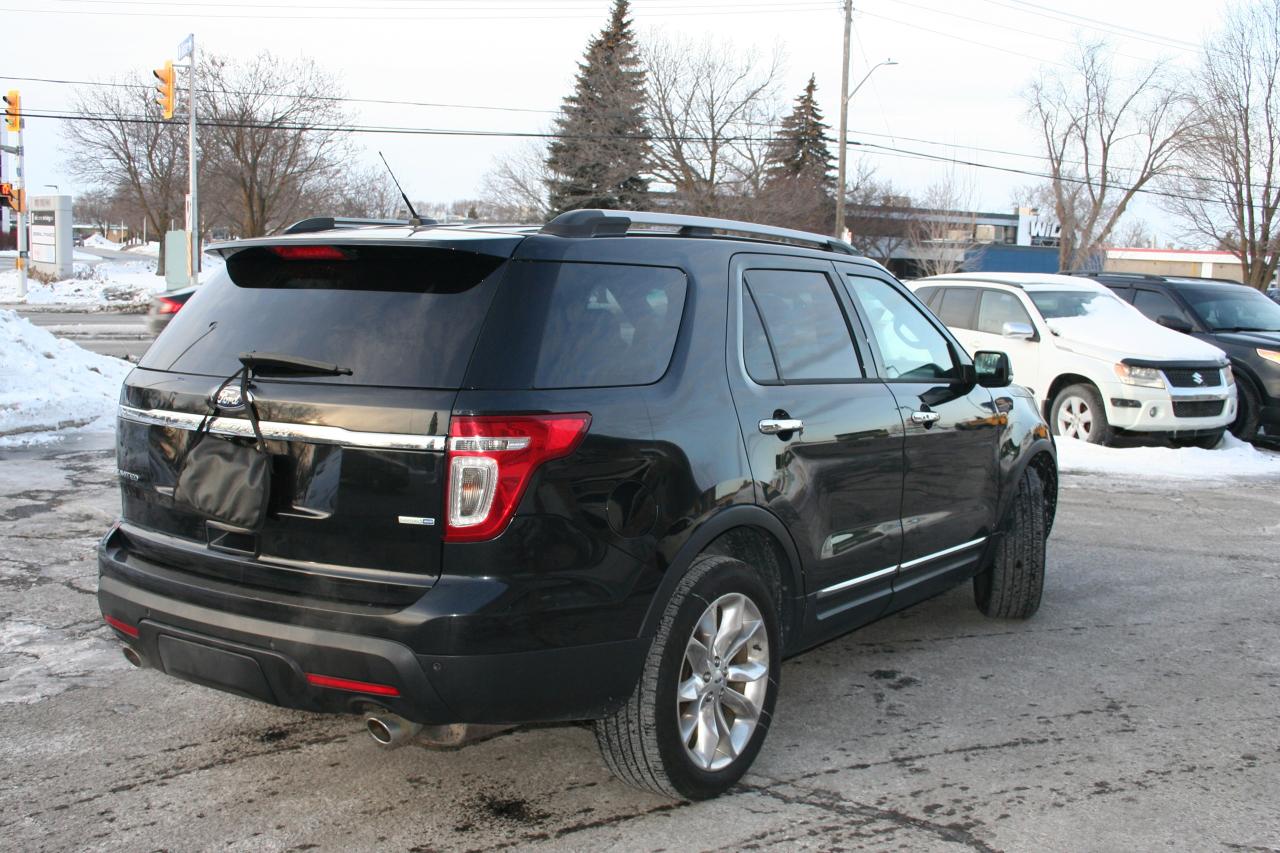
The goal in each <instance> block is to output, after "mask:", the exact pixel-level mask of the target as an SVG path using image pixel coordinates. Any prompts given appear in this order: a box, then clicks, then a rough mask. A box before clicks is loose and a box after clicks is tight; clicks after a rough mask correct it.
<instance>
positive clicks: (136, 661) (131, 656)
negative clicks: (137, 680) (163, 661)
mask: <svg viewBox="0 0 1280 853" xmlns="http://www.w3.org/2000/svg"><path fill="white" fill-rule="evenodd" d="M123 652H124V659H125V660H127V661H128V662H129V663H130V664H132V665H133V666H134V667H136V668H138V669H142V668H143V667H144V666H146V664H145V663H143V662H142V655H140V654H138V652H137V650H135V649H134V648H133V646H125V647H124V649H123Z"/></svg>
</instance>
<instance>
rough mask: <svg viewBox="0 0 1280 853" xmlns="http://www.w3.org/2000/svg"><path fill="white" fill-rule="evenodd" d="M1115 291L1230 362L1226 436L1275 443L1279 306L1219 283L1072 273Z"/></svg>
mask: <svg viewBox="0 0 1280 853" xmlns="http://www.w3.org/2000/svg"><path fill="white" fill-rule="evenodd" d="M1071 275H1081V276H1088V277H1089V278H1092V279H1094V280H1096V281H1097V282H1098V283H1100V284H1104V285H1106V286H1107V287H1109V288H1111V289H1112V290H1113V291H1115V293H1116V295H1117V296H1119V297H1120V298H1121V299H1124V300H1125V301H1127V302H1130V303H1132V304H1133V307H1134V308H1137V309H1138V310H1139V311H1141V312H1142V313H1143V314H1145V315H1146V316H1147V317H1149V318H1150V319H1152V320H1155V321H1156V322H1157V323H1159V324H1160V325H1162V326H1166V327H1168V328H1170V329H1176V330H1177V331H1180V332H1185V333H1186V334H1189V335H1193V336H1195V337H1197V338H1200V339H1201V340H1204V341H1208V342H1209V343H1211V344H1213V345H1214V346H1216V347H1218V348H1219V349H1221V350H1222V351H1223V352H1225V353H1226V354H1227V357H1228V358H1230V359H1231V367H1232V371H1233V373H1234V374H1235V379H1236V396H1237V398H1238V407H1237V411H1238V412H1239V414H1238V415H1237V416H1236V419H1235V422H1234V423H1232V424H1231V433H1232V434H1233V435H1235V436H1236V438H1239V439H1241V440H1242V441H1257V440H1258V439H1276V438H1280V305H1277V304H1276V303H1275V302H1273V301H1271V300H1270V299H1268V298H1267V297H1266V296H1265V295H1263V294H1262V293H1261V292H1260V291H1258V290H1255V289H1254V288H1252V287H1249V286H1248V285H1244V284H1238V283H1236V282H1232V281H1223V280H1221V279H1210V278H1180V277H1176V276H1158V275H1138V274H1132V273H1111V272H1073V273H1071Z"/></svg>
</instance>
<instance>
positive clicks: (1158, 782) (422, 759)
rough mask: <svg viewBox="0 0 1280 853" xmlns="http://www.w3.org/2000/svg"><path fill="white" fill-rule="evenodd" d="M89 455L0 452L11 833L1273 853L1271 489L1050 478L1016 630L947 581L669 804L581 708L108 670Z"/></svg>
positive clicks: (64, 841) (806, 679)
mask: <svg viewBox="0 0 1280 853" xmlns="http://www.w3.org/2000/svg"><path fill="white" fill-rule="evenodd" d="M109 446H110V445H109V437H99V438H97V439H93V438H91V439H87V440H80V441H77V442H72V443H70V444H63V445H57V446H55V447H53V448H52V449H50V448H46V449H43V450H34V451H31V450H28V451H0V539H2V540H3V542H4V549H3V551H2V552H0V839H3V841H0V847H3V848H5V849H12V850H24V851H25V850H87V849H122V850H158V849H165V850H211V849H226V850H271V851H274V850H281V851H284V850H299V851H300V850H355V849H387V850H415V851H427V850H493V849H504V848H521V849H524V848H551V849H571V850H592V851H595V850H609V849H617V850H642V849H654V850H657V849H666V850H689V849H707V850H745V849H765V848H775V849H814V850H858V849H871V850H881V849H910V850H930V851H933V850H950V849H955V850H961V849H971V850H984V851H986V850H1027V851H1041V850H1063V851H1081V850H1152V849H1157V848H1160V849H1177V850H1252V851H1267V850H1270V851H1274V850H1278V849H1280V806H1278V805H1277V803H1278V802H1280V611H1278V609H1277V606H1276V605H1277V602H1278V601H1280V567H1278V566H1277V561H1276V543H1277V532H1280V512H1278V509H1280V489H1277V486H1280V482H1275V481H1256V480H1255V481H1252V482H1251V483H1250V484H1249V485H1248V486H1247V487H1238V486H1233V485H1231V484H1218V485H1217V486H1216V487H1211V488H1205V487H1194V486H1192V487H1189V486H1187V485H1186V484H1185V483H1184V484H1181V485H1177V486H1174V485H1170V484H1168V483H1164V484H1158V485H1152V484H1150V483H1148V484H1145V485H1144V484H1142V483H1135V482H1132V481H1130V482H1117V481H1113V480H1111V479H1109V478H1104V477H1100V476H1083V475H1068V476H1067V477H1065V479H1064V484H1063V492H1062V500H1061V505H1060V510H1059V516H1058V518H1059V521H1058V524H1057V526H1056V528H1055V530H1054V533H1053V537H1052V539H1051V540H1050V552H1049V567H1050V574H1049V577H1048V581H1047V584H1046V589H1045V600H1044V606H1043V608H1042V609H1041V611H1040V613H1039V614H1038V615H1037V616H1036V617H1035V618H1034V619H1032V620H1030V621H1029V622H1025V623H1010V622H995V621H989V620H987V619H984V618H983V617H982V616H980V615H979V614H978V612H977V611H976V609H975V608H974V607H973V605H972V601H971V598H970V595H969V591H968V589H967V588H965V589H960V590H956V591H953V592H952V593H949V594H947V595H945V596H942V597H940V598H938V599H935V600H933V601H931V602H928V603H926V604H924V605H922V606H920V607H917V608H915V609H913V610H910V611H907V612H905V613H902V614H899V615H897V616H894V617H891V618H889V619H886V620H884V621H882V622H880V623H877V624H875V625H872V626H870V627H868V628H866V629H864V630H862V631H860V632H858V633H856V634H853V635H850V636H847V637H845V638H842V639H839V640H836V641H834V642H832V643H829V644H827V645H825V646H823V647H821V648H819V649H817V650H815V651H812V652H809V653H807V654H805V655H802V656H800V657H798V658H795V659H793V660H791V661H789V662H787V663H786V664H785V665H784V668H783V672H782V693H781V696H780V700H779V704H778V710H777V719H776V722H775V725H774V727H773V730H772V732H771V734H770V737H769V740H768V741H767V743H766V744H765V748H764V751H763V752H762V753H761V755H760V758H759V760H758V761H757V762H756V764H755V767H754V769H753V771H752V772H751V773H750V774H748V776H747V777H746V780H745V784H743V785H741V786H740V787H739V788H738V789H736V790H735V791H734V792H733V793H732V794H731V795H729V796H726V797H723V798H721V799H719V800H717V801H714V802H708V803H700V804H686V803H675V802H671V801H667V800H663V799H660V798H657V797H653V796H647V795H644V794H639V793H636V792H634V791H632V790H631V789H629V788H626V787H624V786H622V785H621V784H619V783H617V782H614V781H613V780H612V779H611V778H610V777H609V776H608V774H607V773H606V771H605V770H604V767H603V765H602V764H601V762H600V760H599V759H598V757H597V755H596V751H595V744H594V741H593V738H592V735H591V732H590V731H589V729H587V728H584V727H580V726H556V727H544V728H532V729H527V730H519V731H515V732H512V733H508V734H505V735H501V736H498V737H495V738H492V739H490V740H488V741H485V742H483V743H479V744H476V745H473V746H469V747H466V748H464V749H461V750H454V751H440V750H431V749H428V748H424V747H421V746H410V747H406V748H404V749H401V750H398V751H395V752H390V753H388V752H384V751H381V750H379V749H377V748H376V747H375V746H374V744H373V743H372V741H370V739H369V738H368V737H367V736H366V735H365V734H364V733H363V732H362V731H360V730H359V727H358V721H357V720H355V719H345V718H321V717H312V716H307V715H303V714H299V713H293V712H289V711H284V710H280V709H276V708H272V707H269V706H266V705H261V704H257V703H254V702H251V701H249V700H243V699H238V698H235V697H232V696H227V695H223V694H220V693H217V692H214V691H211V690H206V689H204V688H200V687H197V686H193V685H188V684H185V683H182V682H178V681H175V680H172V679H169V678H166V677H164V676H161V675H158V674H156V673H155V672H149V671H134V670H132V669H130V668H129V667H128V666H127V665H126V664H125V662H124V660H123V659H122V658H121V657H120V655H119V652H118V650H117V647H116V644H115V643H114V641H113V640H112V638H111V636H110V634H109V632H108V630H107V629H106V628H105V627H104V626H103V625H102V624H101V622H100V620H99V617H98V613H97V609H96V606H95V601H94V597H93V591H94V588H95V566H94V562H93V547H94V543H95V540H96V538H97V537H98V536H99V535H100V534H101V533H102V531H103V530H104V529H105V528H106V526H107V524H108V523H109V522H110V520H111V518H112V517H113V515H114V513H115V509H116V506H117V498H116V494H115V484H114V482H113V471H114V465H113V460H112V458H111V453H110V450H109ZM584 677H589V676H588V675H585V674H584Z"/></svg>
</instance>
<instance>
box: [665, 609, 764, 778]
mask: <svg viewBox="0 0 1280 853" xmlns="http://www.w3.org/2000/svg"><path fill="white" fill-rule="evenodd" d="M768 687H769V638H768V634H767V632H766V630H765V624H764V619H762V618H761V616H760V610H759V608H757V607H756V605H755V603H754V602H753V601H752V600H751V599H749V598H747V597H746V596H745V595H742V594H741V593H736V592H734V593H729V594H728V595H723V596H721V597H720V598H717V599H716V600H715V601H713V602H712V603H711V605H710V606H709V607H707V609H706V610H705V611H703V613H702V616H701V617H700V618H699V619H698V621H697V622H696V623H695V624H694V627H693V633H692V635H691V636H690V637H689V641H688V643H687V644H686V646H685V653H684V660H683V661H682V663H681V666H680V681H679V684H678V686H677V688H676V722H677V725H678V727H679V732H680V740H681V743H683V744H684V748H685V751H686V752H687V753H688V755H689V757H690V758H691V759H693V762H694V764H695V765H697V766H698V767H699V768H701V769H703V770H711V771H715V770H721V769H723V768H725V767H727V766H729V765H730V764H732V763H733V761H734V759H736V758H737V757H738V756H739V755H740V754H741V753H742V751H743V750H744V749H746V746H747V744H748V742H750V740H751V735H752V734H753V733H754V732H755V730H756V725H757V724H758V723H759V721H760V713H761V710H762V708H763V707H764V700H765V694H766V693H767V691H768Z"/></svg>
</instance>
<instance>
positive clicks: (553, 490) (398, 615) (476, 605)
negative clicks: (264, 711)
mask: <svg viewBox="0 0 1280 853" xmlns="http://www.w3.org/2000/svg"><path fill="white" fill-rule="evenodd" d="M343 225H344V224H343V223H335V222H334V221H333V220H327V221H324V222H320V223H315V222H309V223H306V224H305V225H303V226H301V227H296V228H294V229H291V230H292V231H294V233H288V234H285V235H282V236H279V237H273V238H264V239H255V240H244V241H240V242H234V243H227V244H223V245H221V246H217V247H215V250H216V251H218V252H220V253H221V254H222V256H223V257H224V258H226V270H225V274H221V275H219V276H217V277H216V278H214V279H213V280H211V281H209V282H208V283H206V284H204V285H203V286H201V288H200V289H199V291H198V292H197V293H196V294H195V295H194V296H193V297H192V298H191V300H190V302H189V303H188V304H187V305H186V307H184V308H183V310H182V311H181V312H180V313H178V314H177V315H176V316H175V317H174V318H173V322H172V323H171V324H170V325H169V327H168V328H167V329H165V331H164V332H163V333H162V334H161V335H160V337H159V338H158V339H157V340H156V342H155V343H154V344H153V345H152V347H151V349H150V350H149V351H148V352H147V353H146V355H145V356H144V357H143V359H142V360H141V363H140V364H139V366H138V367H137V369H135V370H134V371H133V373H132V374H130V376H129V378H128V380H127V381H126V383H125V387H124V389H123V392H122V397H121V406H120V418H119V439H118V442H119V446H118V452H119V476H120V482H121V490H122V492H123V512H122V517H121V519H120V521H119V522H118V523H117V524H116V525H115V526H114V527H113V528H112V529H111V530H110V532H109V533H108V534H107V536H106V537H105V538H104V540H103V541H102V544H101V549H100V552H99V565H100V585H99V593H98V598H99V602H100V605H101V608H102V612H103V615H104V616H105V618H106V620H107V622H108V623H109V624H110V625H111V626H112V628H114V629H115V631H116V632H117V633H118V635H119V637H120V639H121V640H123V641H124V643H125V649H126V650H125V653H126V656H127V657H128V658H129V659H130V660H131V661H132V662H133V663H135V664H136V665H149V666H152V667H155V668H157V669H160V670H163V671H164V672H166V673H168V674H170V675H174V676H178V677H180V678H184V679H188V680H191V681H195V682H199V683H201V684H205V685H209V686H211V687H215V688H218V689H221V690H227V691H231V692H234V693H238V694H241V695H244V696H248V697H251V698H254V699H259V700H262V701H264V702H271V703H275V704H278V705H283V706H286V707H290V708H300V709H307V710H312V711H326V712H340V713H359V714H364V715H365V719H366V725H367V727H368V729H369V731H370V733H371V734H373V735H374V737H375V739H377V740H379V741H380V742H382V743H384V744H389V745H395V744H397V743H400V742H401V741H403V740H404V739H405V738H406V737H408V736H413V735H420V736H428V735H438V734H440V733H441V732H442V731H449V732H456V731H457V729H458V727H460V726H462V725H485V724H493V725H498V724H516V723H523V722H533V721H557V720H593V721H595V730H596V734H597V739H598V741H599V745H600V748H601V750H602V752H603V754H604V757H605V760H606V761H607V762H608V764H609V767H610V768H611V770H612V771H613V772H614V773H615V774H616V775H617V776H619V777H620V778H621V779H623V780H625V781H627V782H630V783H632V784H634V785H637V786H642V787H646V788H649V789H652V790H656V791H659V792H663V793H666V794H668V795H672V796H683V797H689V798H701V797H709V796H714V795H716V794H718V793H720V792H721V791H723V790H725V789H726V788H727V787H728V786H729V785H731V784H733V782H734V781H735V780H737V779H738V778H739V777H740V776H741V775H742V773H743V772H745V770H746V769H747V767H748V766H749V765H750V764H751V762H752V760H753V759H754V758H755V756H756V754H757V752H758V751H759V750H760V747H761V743H762V742H763V740H764V737H765V734H766V730H767V729H768V727H769V723H770V720H771V719H772V714H773V710H774V702H775V700H776V697H777V691H778V676H779V667H780V661H781V660H782V658H783V657H785V656H787V655H791V654H795V653H797V652H800V651H802V650H804V649H806V648H810V647H812V646H814V645H816V644H818V643H821V642H823V641H825V640H828V639H830V638H832V637H835V636H837V635H840V634H843V633H845V632H847V631H849V630H851V629H853V628H857V627H858V626H860V625H865V624H867V623H868V622H871V621H873V620H875V619H878V618H880V617H882V616H884V615H885V614H887V613H890V612H892V611H895V610H898V609H900V608H903V607H906V606H907V605H910V604H913V603H915V602H918V601H921V600H923V599H926V598H929V597H930V596H933V595H936V594H938V593H940V592H942V591H944V590H946V589H948V588H950V587H952V586H954V585H955V584H958V583H961V582H963V581H967V580H969V579H971V578H972V579H974V589H975V595H976V599H977V603H978V606H979V608H981V610H982V611H983V612H984V613H987V614H988V615H992V616H1000V617H1018V618H1021V617H1027V616H1030V615H1031V614H1032V613H1033V612H1034V611H1035V610H1036V608H1037V607H1038V606H1039V602H1040V595H1041V587H1042V581H1043V573H1044V555H1045V538H1046V536H1047V535H1048V532H1049V527H1050V525H1051V524H1052V521H1053V514H1054V507H1055V503H1056V495H1057V467H1056V457H1055V449H1054V445H1053V441H1052V439H1051V437H1050V435H1049V430H1048V428H1047V427H1046V425H1045V423H1044V421H1043V420H1042V419H1041V417H1040V414H1039V413H1038V412H1037V410H1036V406H1035V403H1034V402H1033V401H1032V399H1031V397H1030V396H1029V395H1028V394H1027V393H1026V392H1025V391H1024V390H1023V389H1021V388H1018V387H1017V386H1012V385H1010V384H1009V375H1008V360H1007V359H1006V358H1005V357H1004V356H1003V354H1001V353H979V354H977V355H976V356H975V357H974V358H973V359H970V357H969V356H968V355H967V354H965V352H964V351H963V349H962V348H961V347H960V346H959V344H957V343H956V341H955V339H954V338H952V337H951V335H950V334H949V333H948V332H947V330H946V328H945V327H943V326H942V324H941V323H939V322H938V321H937V320H936V319H935V318H934V317H933V315H932V314H930V313H929V311H928V310H927V309H925V308H924V307H923V306H922V305H921V303H920V302H919V301H918V300H917V299H916V298H915V297H914V296H913V295H912V294H911V293H910V292H909V291H908V290H907V289H906V288H905V287H903V286H902V285H901V284H899V283H898V282H897V281H896V280H895V279H894V278H893V277H892V276H890V275H889V274H888V273H887V272H886V271H885V270H884V269H883V268H882V267H880V266H879V265H877V264H875V263H873V262H871V261H867V260H865V259H862V258H859V257H855V256H854V254H853V251H852V250H851V249H850V248H849V247H848V246H847V245H845V244H843V243H840V242H837V241H833V240H830V239H828V238H824V237H821V236H818V235H814V234H807V233H804V232H797V231H787V230H783V229H770V228H763V227H759V226H754V225H749V224H746V223H741V222H728V221H721V220H711V219H702V218H695V217H679V216H671V215H659V214H642V213H632V212H627V213H618V212H611V211H576V212H573V213H568V214H564V215H562V216H560V217H558V218H556V219H555V220H554V221H552V222H551V223H550V224H548V225H546V226H544V227H542V228H541V229H537V228H499V227H476V226H470V227H431V226H417V227H414V226H407V225H401V226H385V225H379V226H363V227H359V226H356V227H343ZM314 229H324V230H314ZM214 415H216V416H214ZM424 725H425V726H427V727H428V728H427V729H426V730H425V731H424V730H423V727H424ZM439 727H449V728H448V729H441V728H439Z"/></svg>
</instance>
